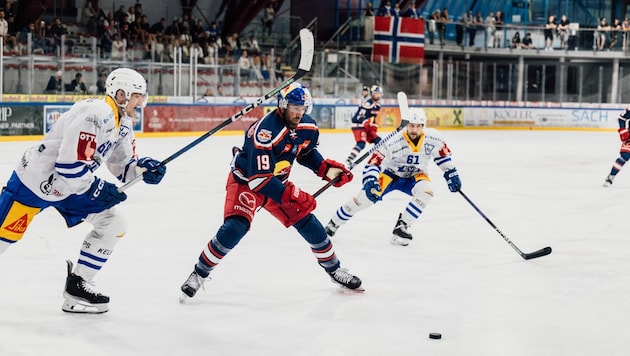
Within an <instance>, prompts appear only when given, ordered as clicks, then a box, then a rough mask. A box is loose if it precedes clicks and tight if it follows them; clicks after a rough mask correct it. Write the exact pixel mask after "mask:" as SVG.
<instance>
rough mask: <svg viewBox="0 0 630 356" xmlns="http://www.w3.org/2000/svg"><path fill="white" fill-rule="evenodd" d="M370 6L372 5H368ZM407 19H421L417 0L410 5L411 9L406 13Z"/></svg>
mask: <svg viewBox="0 0 630 356" xmlns="http://www.w3.org/2000/svg"><path fill="white" fill-rule="evenodd" d="M370 4H371V3H368V5H370ZM405 17H410V18H412V19H419V18H420V13H419V12H418V10H417V9H416V2H415V0H412V1H411V3H409V7H408V8H407V10H406V11H405Z"/></svg>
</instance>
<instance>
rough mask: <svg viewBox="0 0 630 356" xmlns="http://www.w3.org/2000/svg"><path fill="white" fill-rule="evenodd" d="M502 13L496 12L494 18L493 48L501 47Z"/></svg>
mask: <svg viewBox="0 0 630 356" xmlns="http://www.w3.org/2000/svg"><path fill="white" fill-rule="evenodd" d="M503 24H504V22H503V12H501V11H497V13H496V14H495V16H494V25H495V27H496V31H495V32H494V47H495V48H501V47H502V46H503Z"/></svg>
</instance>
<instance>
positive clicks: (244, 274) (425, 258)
mask: <svg viewBox="0 0 630 356" xmlns="http://www.w3.org/2000/svg"><path fill="white" fill-rule="evenodd" d="M442 132H443V134H444V136H445V137H446V139H447V142H448V144H449V146H450V147H451V149H452V151H453V153H454V155H453V160H454V162H455V164H456V166H457V168H458V171H459V173H460V177H461V179H462V183H463V191H464V192H465V193H466V194H467V195H468V197H469V198H470V199H471V200H472V201H473V202H474V203H475V204H476V205H477V206H478V207H479V208H480V209H481V210H482V211H483V212H484V213H485V214H486V215H487V216H488V217H489V218H490V220H491V221H492V222H494V223H495V224H496V225H497V226H498V228H499V229H501V230H502V231H503V232H504V233H505V234H506V235H507V236H508V237H509V238H510V239H511V240H512V241H513V242H514V243H515V244H516V245H517V246H518V247H519V248H520V249H521V250H523V251H524V252H531V251H535V250H538V249H540V248H543V247H545V246H551V247H552V248H553V253H552V254H551V255H548V256H545V257H542V258H539V259H534V260H529V261H525V260H523V259H522V258H521V257H520V256H519V255H518V254H517V253H516V252H515V251H514V250H513V249H512V248H511V247H510V246H509V245H508V243H507V242H506V241H505V240H504V239H503V238H502V237H501V236H500V235H499V234H498V233H497V232H496V231H495V230H494V229H493V228H492V227H491V226H490V225H489V224H488V222H487V221H486V220H484V218H483V217H482V216H480V215H479V214H478V213H477V212H476V211H475V210H474V209H473V208H472V206H471V205H470V204H468V202H466V200H464V199H463V197H462V196H460V195H459V194H457V193H451V192H449V191H448V189H447V186H446V183H445V182H444V179H443V178H442V175H441V173H440V171H439V170H438V169H437V168H436V167H435V166H432V167H431V169H430V173H431V174H432V178H433V184H434V191H435V197H434V199H433V201H432V203H431V205H430V206H429V207H428V208H427V209H426V212H425V213H424V214H423V216H422V217H421V220H419V221H418V223H417V224H415V225H414V226H413V227H412V229H411V231H412V233H413V234H414V237H415V238H414V240H413V242H412V243H411V245H409V246H408V247H397V246H392V245H391V244H390V243H389V238H390V235H391V231H392V229H393V225H394V223H395V221H396V218H397V216H398V213H399V212H400V210H401V209H402V208H403V207H404V206H405V204H406V202H407V198H406V197H405V196H403V195H402V194H400V193H392V194H390V195H389V196H387V197H386V198H385V200H384V201H382V202H380V203H379V204H378V205H377V206H375V207H372V208H371V209H369V210H366V211H363V212H361V213H359V214H357V215H356V216H355V217H354V219H353V220H351V221H350V222H349V223H348V224H346V225H345V226H343V227H342V228H341V229H340V230H339V231H338V232H337V235H336V236H335V237H334V239H333V241H334V244H335V248H336V251H337V255H338V256H339V258H340V259H341V261H342V265H343V266H344V267H347V268H349V270H350V271H351V272H352V273H354V274H356V275H358V276H359V277H360V278H361V279H362V280H363V286H364V287H365V292H364V293H355V292H349V291H347V290H343V289H341V288H340V287H338V286H336V285H335V284H333V283H332V282H331V281H330V279H329V278H328V276H327V275H326V274H325V273H324V272H323V270H322V269H321V268H320V267H319V266H318V265H317V263H316V261H315V258H314V257H313V255H312V254H311V252H310V249H309V247H308V245H307V243H306V242H305V241H304V240H302V238H301V237H300V236H299V235H298V233H297V232H296V231H295V230H294V229H293V228H290V229H285V228H284V227H283V226H282V225H281V224H280V223H279V222H277V221H275V220H273V218H271V216H270V215H269V214H268V213H267V212H265V211H264V210H263V211H260V212H259V213H258V215H257V217H256V219H255V221H254V223H253V226H252V229H251V231H250V233H249V234H248V235H247V236H246V237H245V238H244V239H243V241H242V242H241V244H240V245H238V246H237V247H236V249H234V250H233V251H232V252H231V253H230V254H229V255H228V256H227V257H226V258H225V259H224V260H223V262H222V263H221V264H220V265H219V266H218V267H217V269H216V270H215V271H214V272H213V274H212V277H213V279H212V280H211V281H209V282H207V283H206V288H205V291H203V290H202V291H200V292H199V293H198V294H197V296H196V297H195V298H194V299H192V300H191V301H190V302H189V303H188V304H185V305H182V304H180V303H179V302H178V299H179V296H180V290H179V287H180V285H181V284H182V282H183V281H184V280H185V279H186V277H187V276H188V274H189V273H190V272H191V271H192V268H193V265H194V263H195V261H196V260H197V257H198V255H199V253H200V251H201V248H202V247H203V245H204V244H205V243H206V242H207V241H208V240H209V239H210V238H211V237H212V235H213V234H214V233H215V232H216V230H217V228H218V227H219V225H220V224H221V222H222V209H223V197H224V184H225V179H226V177H227V172H228V162H229V160H230V158H231V147H232V146H234V145H239V146H240V144H241V141H242V138H241V136H236V135H223V134H221V135H215V136H212V137H210V138H209V139H207V140H206V141H204V142H203V143H201V144H199V145H198V146H196V147H194V148H193V149H191V150H190V151H188V152H186V153H185V154H183V155H182V156H180V157H179V158H177V159H176V160H174V161H172V162H171V163H170V164H169V165H168V172H167V175H166V177H165V178H164V181H163V182H162V183H161V184H160V185H158V186H148V185H145V184H142V183H140V184H137V185H135V186H133V187H131V188H130V189H129V190H128V191H127V193H128V195H129V198H128V199H127V201H126V202H124V203H123V204H121V205H119V207H118V208H117V209H119V210H120V211H121V212H123V213H124V214H125V215H126V216H127V217H128V220H129V229H128V233H127V235H126V236H125V237H124V238H123V240H122V241H121V242H120V243H119V244H118V245H117V246H116V250H115V251H114V254H113V255H112V257H111V258H110V260H109V262H108V263H107V265H106V266H105V267H104V268H103V269H102V270H101V272H100V273H99V274H98V275H97V277H96V286H95V289H96V290H98V291H100V292H102V293H104V294H106V295H109V296H110V297H111V302H110V311H109V312H108V313H105V314H101V315H74V314H68V313H64V312H62V311H61V304H62V300H63V298H62V291H63V287H64V283H65V277H66V265H65V262H64V261H65V260H66V259H71V260H73V261H75V260H76V258H77V255H78V251H79V247H80V245H81V242H82V241H83V236H84V235H85V233H87V231H88V230H89V228H90V227H89V226H88V225H80V226H78V227H75V228H72V229H67V228H66V227H65V225H64V223H63V220H62V218H61V217H60V216H59V215H58V214H57V213H56V211H54V210H49V211H44V212H43V213H41V214H40V215H39V216H38V217H37V218H36V219H35V221H34V222H33V224H32V225H31V227H30V229H29V230H28V231H27V233H26V235H25V237H24V239H23V240H22V241H20V242H19V243H17V244H15V245H14V246H12V247H11V248H10V249H9V250H8V251H7V252H6V253H5V254H4V255H2V257H0V290H1V291H2V293H0V294H1V295H0V355H4V356H8V355H11V356H15V355H20V356H21V355H24V356H30V355H64V356H70V355H91V356H100V355H169V356H170V355H186V356H189V355H198V354H209V355H221V356H226V355H239V356H240V355H247V356H249V355H291V356H311V355H313V356H315V355H327V356H347V355H356V356H363V355H397V356H403V355H405V356H406V355H410V356H411V355H438V356H444V355H457V356H460V355H466V356H476V355H479V356H492V355H497V356H499V355H500V356H504V355H510V356H517V355H524V356H531V355H554V356H559V355H570V356H578V355H589V356H590V355H593V356H595V355H597V356H602V355H606V356H613V355H628V353H629V352H630V351H629V350H630V339H629V338H628V334H629V331H630V303H629V298H630V257H629V255H630V234H629V233H628V231H629V228H630V225H629V221H630V218H629V216H630V215H629V213H628V201H629V197H630V167H626V168H625V169H627V170H628V171H624V170H622V171H621V173H620V174H619V175H618V176H617V179H616V181H615V182H614V185H613V186H612V187H610V188H604V187H602V183H603V181H604V178H605V177H606V175H607V174H608V173H609V170H610V167H611V164H612V163H613V161H614V160H615V158H616V157H617V156H618V150H619V139H618V135H617V133H616V132H614V131H608V132H601V131H600V132H596V131H527V130H515V131H501V130H454V131H450V130H449V131H442ZM195 138H196V137H195V136H189V137H173V138H140V139H138V144H137V150H138V153H139V155H140V156H145V155H148V156H152V157H155V158H157V159H163V158H166V157H168V156H169V155H170V154H172V153H173V152H175V151H177V150H179V149H180V148H181V147H184V146H185V145H187V144H188V143H189V142H191V141H193V140H194V139H195ZM32 144H34V142H32V141H31V142H28V141H25V142H2V143H0V181H1V182H2V183H4V182H6V180H7V179H8V177H9V175H10V173H11V170H12V169H13V167H14V165H15V164H16V163H17V162H18V160H19V158H20V156H21V154H22V151H23V149H24V148H26V147H27V146H30V145H32ZM352 146H353V140H352V136H351V134H350V133H349V132H347V133H323V134H322V136H321V142H320V151H321V152H322V153H323V154H324V156H327V157H331V158H334V159H337V160H340V161H343V160H344V159H345V157H346V155H347V153H348V152H349V150H350V148H351V147H352ZM102 171H104V168H101V169H100V170H99V171H98V172H99V175H101V176H105V177H109V178H110V179H111V177H110V176H108V175H106V174H105V172H102ZM354 173H355V180H354V181H352V182H351V183H350V184H347V185H346V186H344V187H342V188H331V189H329V190H327V191H326V192H324V193H323V194H322V195H321V196H320V197H319V198H318V199H317V203H318V206H317V209H316V210H315V214H316V215H317V217H318V218H319V219H320V221H322V223H324V224H325V223H326V222H327V221H328V219H329V218H330V216H331V215H332V214H333V213H334V212H335V210H336V209H337V207H338V206H339V205H340V204H341V203H343V202H344V201H345V200H346V199H348V198H349V197H350V196H351V195H353V194H354V193H355V192H356V191H358V190H359V189H360V179H356V178H360V173H361V169H360V168H359V167H357V168H356V169H355V171H354ZM291 180H292V181H293V182H295V183H296V184H297V185H298V186H300V187H301V188H303V189H305V190H307V191H310V192H315V191H317V190H318V189H319V188H320V187H321V186H322V185H323V184H324V182H323V181H321V180H320V179H319V178H317V177H316V176H315V175H314V174H312V173H311V172H310V171H308V170H307V169H305V168H303V167H301V166H295V167H294V169H293V172H292V175H291ZM432 332H437V333H441V334H442V339H440V340H433V339H430V338H429V333H432Z"/></svg>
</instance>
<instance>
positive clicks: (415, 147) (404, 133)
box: [403, 131, 424, 152]
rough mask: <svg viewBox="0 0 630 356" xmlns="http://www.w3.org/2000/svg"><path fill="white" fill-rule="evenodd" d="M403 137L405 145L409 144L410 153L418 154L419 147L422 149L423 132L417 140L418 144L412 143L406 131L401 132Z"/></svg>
mask: <svg viewBox="0 0 630 356" xmlns="http://www.w3.org/2000/svg"><path fill="white" fill-rule="evenodd" d="M403 137H404V138H405V141H407V144H409V148H411V152H420V147H422V142H423V141H424V131H423V132H422V134H420V138H419V139H418V144H417V145H416V144H414V143H413V141H412V140H411V139H410V138H409V134H407V131H403Z"/></svg>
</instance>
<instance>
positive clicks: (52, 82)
mask: <svg viewBox="0 0 630 356" xmlns="http://www.w3.org/2000/svg"><path fill="white" fill-rule="evenodd" d="M63 89H64V87H63V73H62V72H61V71H60V70H58V71H57V72H56V73H55V75H51V76H50V79H49V80H48V85H46V89H45V90H44V94H59V93H61V91H62V90H63Z"/></svg>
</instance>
